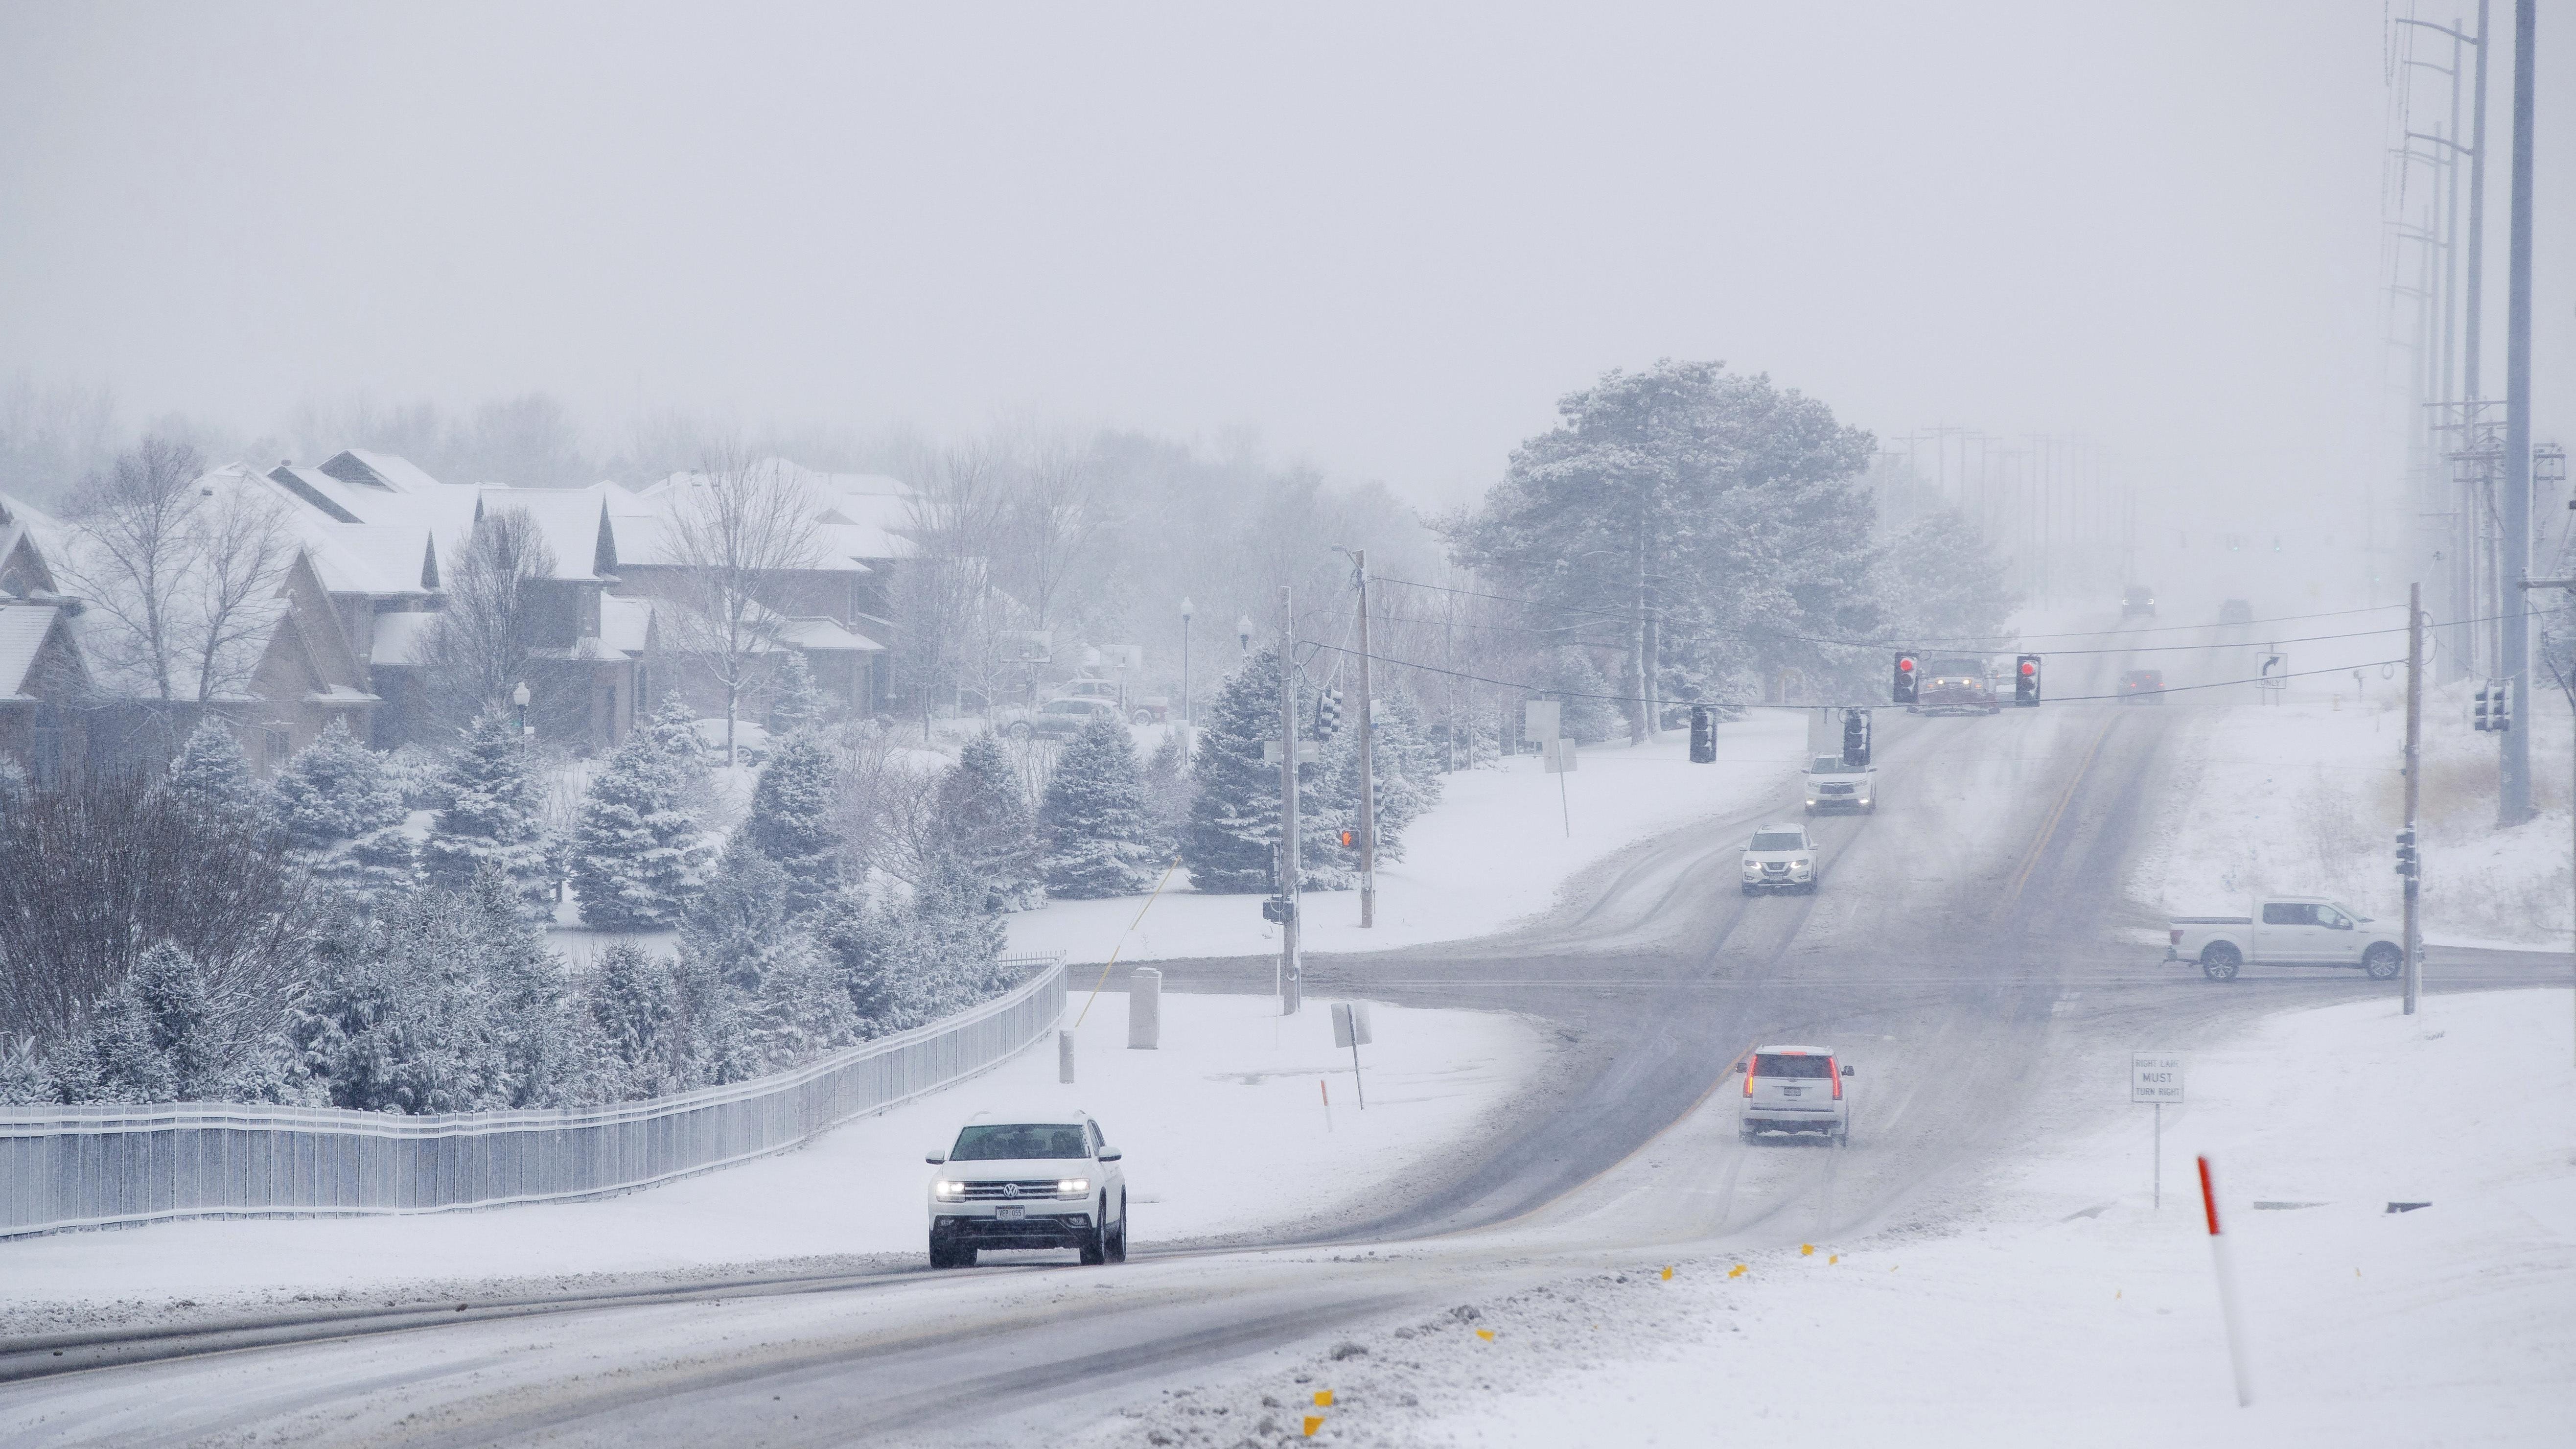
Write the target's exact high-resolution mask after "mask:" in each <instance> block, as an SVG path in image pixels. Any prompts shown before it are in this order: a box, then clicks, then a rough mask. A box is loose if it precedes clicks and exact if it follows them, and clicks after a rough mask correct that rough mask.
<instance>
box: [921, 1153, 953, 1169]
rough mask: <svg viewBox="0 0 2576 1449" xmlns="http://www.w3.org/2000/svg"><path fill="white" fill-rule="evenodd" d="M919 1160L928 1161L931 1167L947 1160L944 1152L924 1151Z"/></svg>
mask: <svg viewBox="0 0 2576 1449" xmlns="http://www.w3.org/2000/svg"><path fill="white" fill-rule="evenodd" d="M921 1160H922V1161H924V1162H927V1163H929V1164H930V1165H931V1166H933V1167H937V1166H938V1165H939V1164H941V1163H943V1162H946V1161H947V1160H948V1154H947V1153H945V1152H929V1153H924V1154H923V1155H922V1158H921Z"/></svg>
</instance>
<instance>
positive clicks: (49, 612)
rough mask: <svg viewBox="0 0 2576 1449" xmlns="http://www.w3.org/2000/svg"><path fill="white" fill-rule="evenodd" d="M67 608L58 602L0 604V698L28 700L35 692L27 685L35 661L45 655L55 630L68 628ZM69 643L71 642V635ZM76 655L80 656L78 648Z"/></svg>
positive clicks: (33, 669)
mask: <svg viewBox="0 0 2576 1449" xmlns="http://www.w3.org/2000/svg"><path fill="white" fill-rule="evenodd" d="M63 617H64V611H63V608H62V606H60V605H58V604H0V700H12V701H16V700H29V699H33V698H35V695H33V694H32V693H30V692H29V690H28V688H27V686H28V683H29V676H30V675H32V674H34V673H35V671H36V661H37V660H38V659H40V658H42V657H44V652H45V641H46V640H47V639H49V638H51V637H52V636H53V634H54V631H55V630H57V629H63V630H64V632H65V633H66V635H68V633H69V630H68V629H67V628H66V627H65V625H64V623H63ZM65 642H66V647H68V646H69V641H68V638H67V639H66V641H65ZM73 657H74V659H75V660H77V659H78V657H79V656H78V653H77V651H75V652H74V655H73Z"/></svg>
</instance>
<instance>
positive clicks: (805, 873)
mask: <svg viewBox="0 0 2576 1449" xmlns="http://www.w3.org/2000/svg"><path fill="white" fill-rule="evenodd" d="M838 791H839V782H838V780H837V779H836V778H835V762H834V760H833V758H832V753H831V751H830V750H828V749H826V748H825V747H824V745H823V742H822V741H821V740H820V739H818V738H816V737H815V736H814V735H813V734H812V733H810V732H807V733H799V734H793V735H789V736H788V737H786V738H785V739H783V740H780V741H778V743H777V746H776V748H775V749H774V750H773V751H772V752H771V754H770V756H769V761H768V763H767V764H765V765H763V766H762V767H761V771H760V783H759V785H757V786H756V787H754V788H753V790H752V792H751V814H750V816H749V817H748V818H747V819H746V820H745V821H744V822H743V828H742V832H741V835H740V837H739V838H740V839H741V840H743V841H745V842H747V843H749V844H751V845H752V846H755V847H756V848H758V850H759V851H760V853H761V854H763V855H765V856H767V857H769V859H771V860H772V861H775V862H776V863H777V865H778V868H779V869H780V870H782V871H784V872H786V876H787V899H786V909H787V911H788V913H789V914H791V915H802V914H804V913H805V912H807V911H810V910H812V909H813V908H814V907H816V906H818V905H821V904H822V903H823V901H824V899H825V898H827V897H828V896H830V895H831V893H832V892H833V890H834V889H836V888H837V887H838V886H839V885H840V874H841V840H840V836H839V834H838V833H837V832H836V831H835V830H834V829H833V825H832V814H833V807H834V805H835V803H836V796H837V794H838Z"/></svg>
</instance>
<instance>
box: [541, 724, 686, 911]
mask: <svg viewBox="0 0 2576 1449" xmlns="http://www.w3.org/2000/svg"><path fill="white" fill-rule="evenodd" d="M688 783H689V782H688V774H687V765H686V763H685V762H684V760H682V759H679V758H675V757H674V756H673V754H672V752H671V750H670V749H668V748H666V747H665V745H664V744H663V738H662V735H661V734H660V733H657V732H656V731H654V730H651V729H639V730H636V731H635V732H634V733H632V734H630V735H628V736H627V737H626V742H625V743H624V744H621V745H619V746H618V747H617V748H616V750H614V751H612V752H611V753H610V755H609V757H608V760H607V763H606V764H605V765H603V766H602V767H601V769H600V771H599V773H598V775H597V776H595V777H594V778H593V779H592V780H591V782H590V791H589V794H588V796H587V797H586V798H585V799H584V800H583V801H582V808H581V821H580V824H579V825H578V826H576V827H575V830H574V834H573V849H572V884H573V890H574V892H575V894H577V895H578V896H579V897H580V899H581V918H582V921H583V923H584V924H585V925H588V926H590V927H591V928H592V929H594V930H603V931H658V930H667V929H669V928H671V927H674V926H677V925H678V924H679V923H680V918H681V917H682V916H683V915H685V914H687V912H688V909H689V905H690V903H691V902H692V901H694V900H695V899H696V898H697V894H698V892H699V891H701V890H703V889H704V888H705V887H706V882H707V878H708V876H709V875H710V874H711V873H712V871H713V868H714V860H715V850H714V848H713V847H712V846H710V845H709V844H708V843H707V841H706V834H705V831H704V830H703V829H702V828H701V827H700V826H699V823H698V818H697V816H696V815H695V814H694V813H693V812H692V811H691V810H690V808H689V803H690V802H689V793H690V792H689V788H688Z"/></svg>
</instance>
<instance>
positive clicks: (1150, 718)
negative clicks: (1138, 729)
mask: <svg viewBox="0 0 2576 1449" xmlns="http://www.w3.org/2000/svg"><path fill="white" fill-rule="evenodd" d="M1153 722H1154V712H1153V711H1152V710H1150V709H1140V710H1138V711H1136V723H1138V724H1140V725H1149V724H1152V723H1153Z"/></svg>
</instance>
